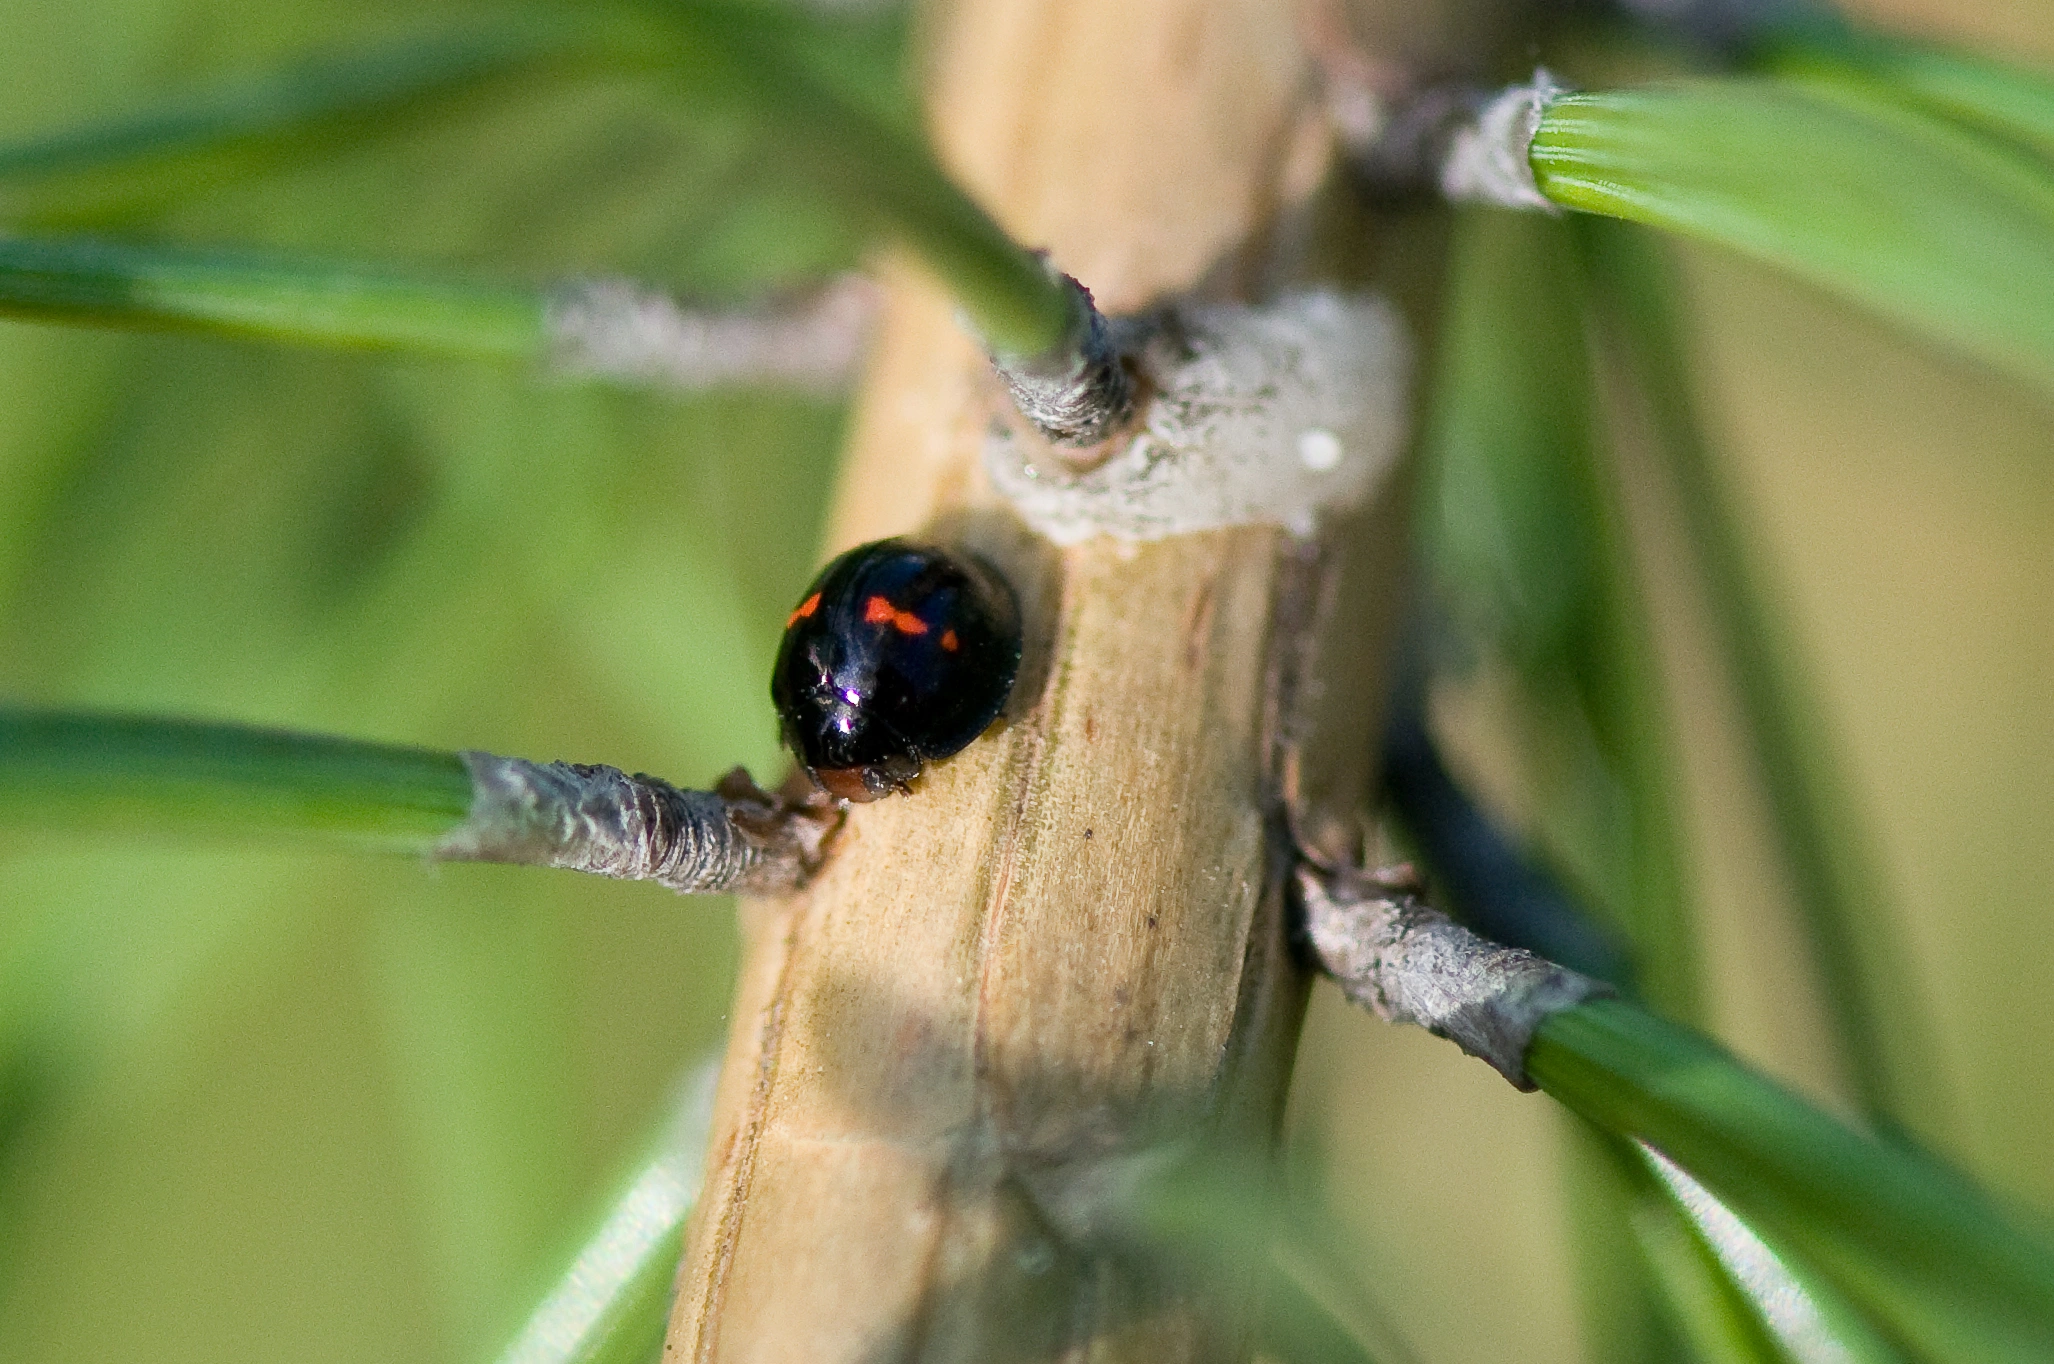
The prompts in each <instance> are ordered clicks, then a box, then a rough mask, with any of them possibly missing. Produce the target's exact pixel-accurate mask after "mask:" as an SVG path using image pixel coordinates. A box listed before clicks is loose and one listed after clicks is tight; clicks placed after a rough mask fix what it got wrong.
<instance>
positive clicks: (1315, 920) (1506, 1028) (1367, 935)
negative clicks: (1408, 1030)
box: [1298, 867, 1615, 1089]
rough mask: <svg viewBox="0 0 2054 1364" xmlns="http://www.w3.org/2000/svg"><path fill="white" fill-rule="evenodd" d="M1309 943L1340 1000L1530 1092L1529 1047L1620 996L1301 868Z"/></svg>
mask: <svg viewBox="0 0 2054 1364" xmlns="http://www.w3.org/2000/svg"><path fill="white" fill-rule="evenodd" d="M1298 890H1299V896H1300V899H1301V901H1302V902H1303V904H1304V906H1305V929H1306V936H1307V938H1308V939H1309V940H1310V942H1311V944H1312V948H1313V951H1314V953H1315V954H1316V955H1317V956H1318V958H1319V963H1320V966H1321V968H1322V969H1323V970H1324V971H1325V972H1326V973H1327V974H1328V975H1330V976H1332V977H1333V978H1334V980H1335V981H1336V982H1337V983H1338V984H1339V985H1340V987H1341V990H1342V993H1344V994H1346V995H1347V996H1348V998H1349V999H1350V1000H1352V1001H1354V1002H1355V1003H1357V1004H1360V1005H1361V1006H1362V1007H1363V1008H1365V1009H1368V1010H1369V1011H1370V1012H1371V1013H1373V1014H1375V1015H1376V1016H1377V1017H1378V1018H1381V1019H1383V1020H1385V1021H1386V1022H1390V1023H1416V1024H1418V1025H1419V1026H1420V1027H1422V1028H1425V1029H1426V1030H1427V1031H1428V1032H1430V1033H1432V1034H1434V1036H1436V1037H1445V1038H1447V1039H1448V1040H1449V1041H1451V1042H1453V1043H1455V1045H1457V1046H1459V1047H1461V1048H1462V1050H1464V1051H1466V1052H1468V1053H1469V1054H1470V1055H1471V1056H1475V1057H1479V1058H1481V1059H1482V1060H1484V1061H1487V1062H1489V1063H1490V1065H1491V1066H1492V1067H1493V1068H1494V1069H1495V1070H1496V1071H1497V1072H1498V1073H1499V1074H1500V1075H1503V1076H1504V1077H1505V1078H1506V1079H1507V1080H1510V1081H1511V1082H1512V1083H1513V1084H1514V1085H1516V1086H1518V1087H1519V1088H1520V1089H1532V1088H1534V1087H1535V1086H1534V1083H1533V1081H1532V1079H1531V1078H1529V1077H1528V1076H1527V1073H1526V1062H1525V1057H1526V1049H1527V1047H1528V1045H1529V1044H1531V1043H1532V1041H1533V1034H1534V1032H1535V1030H1536V1029H1538V1028H1539V1027H1540V1025H1541V1023H1542V1021H1543V1020H1545V1019H1546V1018H1547V1017H1548V1016H1549V1015H1550V1014H1553V1013H1557V1012H1559V1011H1560V1010H1563V1009H1566V1008H1569V1007H1570V1006H1572V1005H1575V1004H1581V1003H1582V1002H1583V1001H1585V1000H1587V999H1593V998H1596V997H1598V996H1601V995H1609V994H1613V993H1615V992H1614V991H1613V989H1612V987H1611V986H1609V985H1606V984H1605V983H1604V982H1603V981H1597V980H1592V979H1591V978H1590V977H1589V976H1584V975H1579V974H1577V973H1576V972H1574V971H1571V970H1569V969H1568V968H1567V967H1564V966H1557V965H1555V963H1553V962H1551V961H1548V960H1547V959H1545V958H1543V957H1537V956H1535V955H1534V954H1533V953H1531V952H1528V951H1525V950H1524V949H1521V948H1517V947H1504V946H1501V945H1500V944H1498V943H1494V942H1491V941H1489V940H1487V939H1484V938H1479V937H1477V936H1476V934H1474V933H1471V932H1470V931H1469V930H1468V929H1466V928H1464V927H1462V926H1461V925H1460V924H1458V923H1456V922H1455V921H1454V920H1452V919H1450V918H1449V917H1448V916H1447V915H1445V914H1443V913H1441V912H1440V911H1439V910H1436V909H1430V908H1428V907H1427V906H1426V905H1425V904H1423V903H1422V902H1421V901H1420V900H1419V899H1418V898H1417V897H1416V896H1413V895H1411V894H1407V893H1404V892H1401V891H1392V890H1390V889H1388V888H1386V887H1383V886H1379V885H1377V884H1376V883H1375V882H1374V881H1370V880H1367V879H1358V878H1354V877H1350V876H1347V875H1338V876H1329V875H1326V874H1324V873H1321V872H1319V871H1317V870H1314V869H1313V868H1310V867H1303V868H1300V870H1299V873H1298Z"/></svg>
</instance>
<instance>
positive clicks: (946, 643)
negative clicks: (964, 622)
mask: <svg viewBox="0 0 2054 1364" xmlns="http://www.w3.org/2000/svg"><path fill="white" fill-rule="evenodd" d="M941 647H942V648H944V649H946V650H948V651H949V652H950V653H954V652H955V651H956V650H957V649H959V648H961V647H962V645H961V643H960V642H958V640H957V639H956V632H955V631H954V630H944V631H942V632H941Z"/></svg>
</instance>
